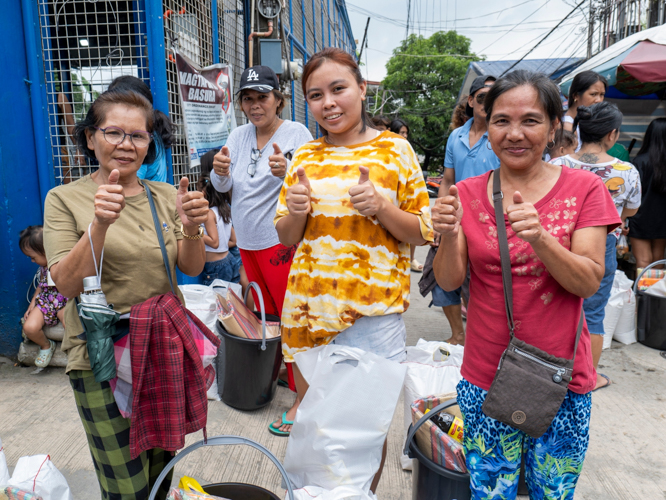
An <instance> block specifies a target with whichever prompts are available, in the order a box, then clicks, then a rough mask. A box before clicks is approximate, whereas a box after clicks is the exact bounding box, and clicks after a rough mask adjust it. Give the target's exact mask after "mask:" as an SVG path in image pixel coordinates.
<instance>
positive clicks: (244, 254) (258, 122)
mask: <svg viewBox="0 0 666 500" xmlns="http://www.w3.org/2000/svg"><path fill="white" fill-rule="evenodd" d="M238 94H239V97H238V100H239V102H240V107H241V109H242V110H243V113H245V116H246V117H247V119H248V120H249V121H250V123H248V124H247V125H243V126H241V127H238V128H236V129H235V130H233V131H232V132H231V134H229V137H228V138H227V143H226V145H225V146H224V147H223V148H222V149H221V151H220V152H219V153H218V154H217V155H215V160H214V161H213V169H214V171H213V172H211V176H210V180H211V182H212V183H213V186H214V187H215V189H217V190H218V191H220V192H221V193H227V192H229V191H231V190H232V189H233V196H232V197H231V219H232V220H233V222H234V229H235V231H236V237H237V242H236V244H237V245H238V247H239V248H240V254H241V258H242V260H243V267H244V268H245V273H246V274H247V278H248V280H249V281H253V282H255V283H257V284H258V285H259V287H260V288H261V293H262V295H263V297H264V305H265V309H266V313H268V314H274V315H276V316H281V315H282V303H283V302H284V294H285V291H286V289H287V278H288V277H289V269H290V267H291V261H292V258H293V256H294V252H295V251H296V246H295V245H288V246H285V245H282V244H281V243H280V239H279V238H278V233H277V231H276V230H275V227H274V226H273V216H274V215H275V207H276V206H277V202H278V197H279V195H280V189H281V188H282V183H283V180H284V176H285V173H286V171H287V167H288V166H289V165H290V163H291V159H292V157H293V154H294V152H295V151H296V150H297V149H298V148H299V147H300V146H302V145H303V144H305V143H306V142H308V141H311V140H312V134H310V131H309V130H308V129H307V128H305V126H303V125H301V124H300V123H297V122H292V121H289V120H283V119H281V118H280V113H281V112H282V109H283V108H284V106H285V100H284V96H283V95H282V93H281V92H280V83H279V82H278V77H277V75H276V74H275V72H274V71H273V70H272V69H270V68H269V67H267V66H252V67H251V68H247V69H246V70H245V71H243V74H242V75H241V81H240V87H239V90H238ZM252 293H253V296H254V302H255V305H257V306H259V305H260V304H259V300H258V299H257V296H256V295H254V291H253V292H252ZM287 369H288V370H290V367H289V365H287ZM289 387H290V388H291V389H292V390H295V389H296V385H295V382H294V380H293V374H292V373H291V371H290V372H289ZM298 402H299V401H298V399H297V400H296V403H295V404H294V406H293V407H292V408H291V409H289V411H287V412H285V413H283V414H282V417H281V418H280V419H278V420H276V421H275V422H272V423H271V424H270V425H269V427H268V430H269V431H270V432H271V433H272V434H276V435H279V436H289V432H290V430H291V425H292V424H293V420H294V417H295V416H296V410H297V408H298Z"/></svg>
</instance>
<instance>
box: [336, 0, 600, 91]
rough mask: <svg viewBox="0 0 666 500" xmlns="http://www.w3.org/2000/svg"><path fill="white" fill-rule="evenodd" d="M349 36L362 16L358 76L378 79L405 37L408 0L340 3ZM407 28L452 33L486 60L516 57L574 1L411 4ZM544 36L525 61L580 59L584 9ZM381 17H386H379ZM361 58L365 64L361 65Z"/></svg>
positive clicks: (425, 0)
mask: <svg viewBox="0 0 666 500" xmlns="http://www.w3.org/2000/svg"><path fill="white" fill-rule="evenodd" d="M345 1H346V3H347V9H348V12H349V18H350V21H351V24H352V29H353V31H354V37H355V38H357V39H358V41H359V44H360V42H361V40H362V38H363V31H364V29H365V23H366V21H367V18H368V14H367V13H365V12H360V11H359V9H364V10H365V11H370V12H371V13H372V14H371V17H372V18H371V20H370V27H369V29H368V49H367V51H366V50H365V49H364V54H363V62H364V63H366V62H367V64H366V66H364V67H363V74H364V76H365V77H366V78H367V79H368V80H382V79H383V78H384V76H385V75H386V68H385V66H386V62H387V61H388V59H389V58H390V57H391V53H392V52H393V49H394V48H396V47H397V46H398V45H399V43H400V41H401V40H402V39H403V38H404V37H405V26H404V25H405V24H406V21H407V3H408V0H345ZM411 1H412V19H413V23H410V24H411V25H412V30H411V31H410V33H419V32H420V33H421V34H422V35H423V36H430V35H431V34H432V33H434V32H436V31H439V30H447V29H456V30H457V31H458V33H459V34H462V35H465V36H467V37H468V38H470V39H471V40H472V50H473V51H474V52H476V53H477V54H483V55H485V56H486V59H487V60H504V59H519V58H520V57H522V56H523V55H524V54H525V53H526V52H527V51H528V50H529V49H530V48H532V47H533V46H534V45H535V44H536V43H537V42H538V41H539V39H540V38H541V37H542V36H544V35H545V34H546V33H548V31H549V30H550V29H551V28H553V27H554V26H555V25H557V23H558V22H559V21H560V20H561V19H562V18H563V17H564V16H566V15H567V14H568V13H569V12H570V11H571V10H572V9H573V7H574V6H575V5H576V4H577V3H579V2H575V3H574V1H573V0H493V1H489V0H411ZM581 8H582V9H583V10H584V13H583V12H581V10H580V9H579V10H577V11H576V12H575V13H574V14H572V16H571V17H570V18H569V19H568V20H567V21H565V23H564V24H563V25H562V26H561V27H560V28H558V29H557V30H556V31H555V32H554V33H553V34H552V35H550V36H549V37H548V38H547V39H546V40H545V41H544V42H543V43H542V44H541V45H540V46H539V47H538V48H537V49H536V50H535V51H534V52H532V54H530V55H529V56H528V58H529V59H539V58H547V57H568V56H573V55H577V56H584V55H585V50H586V43H585V40H586V36H587V35H586V33H587V8H588V3H585V4H583V6H582V7H581ZM381 16H383V17H384V18H388V20H387V19H381ZM366 58H367V61H366Z"/></svg>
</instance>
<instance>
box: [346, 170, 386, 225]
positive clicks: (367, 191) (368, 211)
mask: <svg viewBox="0 0 666 500" xmlns="http://www.w3.org/2000/svg"><path fill="white" fill-rule="evenodd" d="M358 170H359V172H360V175H359V178H358V184H356V185H355V186H352V187H351V188H349V197H350V198H351V202H352V205H354V208H355V209H356V210H358V212H359V213H360V214H361V215H365V216H366V217H372V216H374V215H377V213H378V212H380V211H381V210H382V208H383V206H384V203H386V198H384V197H383V196H382V195H381V194H379V193H378V192H377V190H376V189H375V185H374V184H373V183H372V181H371V180H370V169H369V168H368V167H358Z"/></svg>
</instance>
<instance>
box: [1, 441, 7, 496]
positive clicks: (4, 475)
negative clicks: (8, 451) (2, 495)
mask: <svg viewBox="0 0 666 500" xmlns="http://www.w3.org/2000/svg"><path fill="white" fill-rule="evenodd" d="M8 484H9V469H7V457H5V448H4V447H3V446H2V439H0V488H2V487H4V486H7V485H8Z"/></svg>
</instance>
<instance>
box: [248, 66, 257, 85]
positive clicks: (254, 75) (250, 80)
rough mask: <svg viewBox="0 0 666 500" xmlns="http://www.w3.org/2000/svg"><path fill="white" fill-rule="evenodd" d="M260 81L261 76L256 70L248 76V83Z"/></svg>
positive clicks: (251, 71)
mask: <svg viewBox="0 0 666 500" xmlns="http://www.w3.org/2000/svg"><path fill="white" fill-rule="evenodd" d="M258 80H259V74H258V73H257V72H256V71H255V70H253V69H251V70H250V71H249V72H248V74H247V81H248V82H252V81H255V82H256V81H258Z"/></svg>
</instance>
